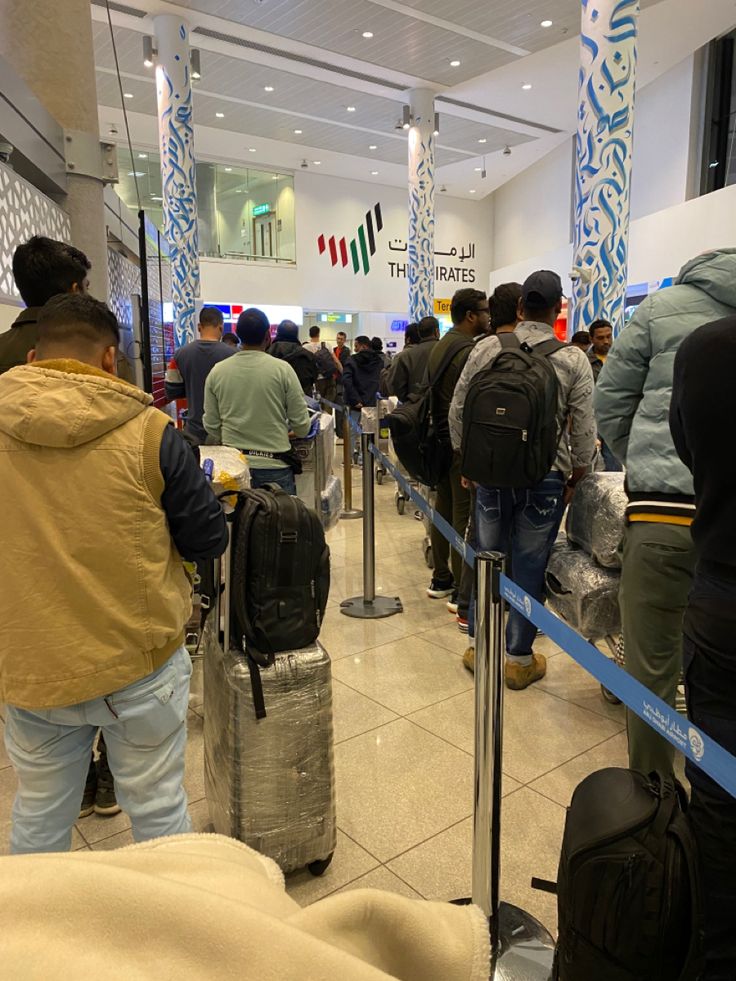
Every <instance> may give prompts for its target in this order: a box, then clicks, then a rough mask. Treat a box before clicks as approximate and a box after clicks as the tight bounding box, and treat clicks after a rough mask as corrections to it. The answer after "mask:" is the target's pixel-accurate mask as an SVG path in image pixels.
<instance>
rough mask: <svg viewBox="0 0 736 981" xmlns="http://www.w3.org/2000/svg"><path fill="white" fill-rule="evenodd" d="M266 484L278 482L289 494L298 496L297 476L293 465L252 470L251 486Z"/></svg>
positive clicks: (263, 485)
mask: <svg viewBox="0 0 736 981" xmlns="http://www.w3.org/2000/svg"><path fill="white" fill-rule="evenodd" d="M266 484H277V485H278V486H279V487H280V488H281V489H282V490H285V491H286V493H287V494H291V496H292V497H296V477H295V476H294V471H293V470H292V469H291V467H262V468H259V469H258V470H256V469H253V470H251V472H250V486H251V487H265V486H266Z"/></svg>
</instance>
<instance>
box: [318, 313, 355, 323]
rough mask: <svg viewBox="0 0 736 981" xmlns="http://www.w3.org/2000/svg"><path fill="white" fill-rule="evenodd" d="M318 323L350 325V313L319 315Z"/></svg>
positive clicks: (351, 320)
mask: <svg viewBox="0 0 736 981" xmlns="http://www.w3.org/2000/svg"><path fill="white" fill-rule="evenodd" d="M319 319H320V323H323V324H352V322H353V315H352V313H321V314H320V315H319Z"/></svg>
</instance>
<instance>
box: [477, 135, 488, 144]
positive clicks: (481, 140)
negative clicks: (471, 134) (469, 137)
mask: <svg viewBox="0 0 736 981" xmlns="http://www.w3.org/2000/svg"><path fill="white" fill-rule="evenodd" d="M478 142H479V143H487V142H488V140H487V139H486V138H485V136H484V137H482V138H481V139H480V140H478Z"/></svg>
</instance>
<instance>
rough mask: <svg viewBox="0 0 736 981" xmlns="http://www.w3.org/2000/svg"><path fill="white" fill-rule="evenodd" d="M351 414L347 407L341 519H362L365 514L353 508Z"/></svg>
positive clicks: (343, 427)
mask: <svg viewBox="0 0 736 981" xmlns="http://www.w3.org/2000/svg"><path fill="white" fill-rule="evenodd" d="M349 412H350V409H348V407H347V406H345V409H344V410H343V414H342V469H343V485H344V486H343V493H344V500H345V506H344V508H343V509H342V511H341V512H340V517H341V518H362V517H363V512H362V511H361V510H360V509H359V508H354V507H353V454H352V449H351V444H352V439H351V438H350V418H349V416H348V413H349Z"/></svg>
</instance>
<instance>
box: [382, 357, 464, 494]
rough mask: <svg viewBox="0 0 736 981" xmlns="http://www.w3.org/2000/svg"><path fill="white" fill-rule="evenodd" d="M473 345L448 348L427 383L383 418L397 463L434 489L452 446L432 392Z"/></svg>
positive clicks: (448, 462) (447, 466)
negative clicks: (464, 351) (455, 361)
mask: <svg viewBox="0 0 736 981" xmlns="http://www.w3.org/2000/svg"><path fill="white" fill-rule="evenodd" d="M472 346H473V342H472V341H471V340H470V339H469V338H461V339H459V340H457V341H455V343H451V344H449V345H448V347H447V350H446V351H445V352H444V355H443V357H442V360H441V361H440V363H439V364H438V366H437V370H436V371H435V373H434V375H433V376H432V379H431V381H428V382H425V383H424V385H422V387H421V389H420V391H419V392H417V393H416V394H414V395H410V396H409V398H408V399H407V401H406V402H404V403H403V404H402V405H400V406H398V408H396V409H394V411H393V412H392V413H391V414H390V415H389V416H388V417H387V419H386V425H387V426H388V428H389V430H390V431H391V441H392V443H393V447H394V452H395V453H396V456H397V457H398V458H399V462H400V463H401V465H402V467H403V468H404V469H405V470H406V472H407V473H408V474H409V476H410V477H413V478H414V480H418V481H419V483H421V484H426V485H427V486H428V487H436V486H437V484H438V483H439V482H440V480H442V478H443V477H445V476H446V475H447V474H448V473H449V470H450V467H451V466H452V457H453V451H452V443H451V442H450V433H449V429H448V425H447V420H446V419H438V418H437V413H436V410H435V401H436V399H435V392H436V389H437V387H438V386H439V384H440V382H441V381H442V376H443V375H444V374H445V372H446V371H447V369H448V368H449V367H450V364H451V363H452V362H453V361H454V359H455V357H456V356H457V355H458V354H459V353H460V351H462V350H464V349H466V348H467V349H468V350H469V349H470V348H471V347H472Z"/></svg>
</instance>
